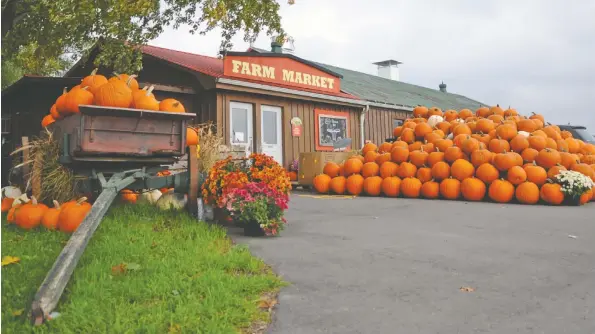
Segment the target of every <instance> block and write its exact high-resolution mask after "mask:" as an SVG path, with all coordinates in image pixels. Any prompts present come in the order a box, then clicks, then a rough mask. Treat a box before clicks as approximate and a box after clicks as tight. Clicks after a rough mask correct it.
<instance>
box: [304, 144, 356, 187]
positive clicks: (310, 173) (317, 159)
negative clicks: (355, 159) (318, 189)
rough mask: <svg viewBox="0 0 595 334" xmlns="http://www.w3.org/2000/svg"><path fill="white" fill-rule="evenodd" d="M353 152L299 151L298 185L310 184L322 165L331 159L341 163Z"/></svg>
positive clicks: (320, 171)
mask: <svg viewBox="0 0 595 334" xmlns="http://www.w3.org/2000/svg"><path fill="white" fill-rule="evenodd" d="M353 155H355V152H307V153H300V160H299V161H298V165H299V167H298V170H299V172H298V182H299V184H300V185H306V186H311V185H312V181H313V180H314V177H315V176H316V175H318V174H321V173H322V170H323V169H324V165H325V164H326V163H327V162H329V161H333V162H336V163H338V164H341V163H343V162H344V161H345V160H347V159H349V158H350V157H351V156H353Z"/></svg>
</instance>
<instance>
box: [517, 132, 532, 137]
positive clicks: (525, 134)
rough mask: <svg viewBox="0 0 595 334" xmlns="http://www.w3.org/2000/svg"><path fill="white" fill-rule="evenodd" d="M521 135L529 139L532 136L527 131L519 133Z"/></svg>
mask: <svg viewBox="0 0 595 334" xmlns="http://www.w3.org/2000/svg"><path fill="white" fill-rule="evenodd" d="M519 135H523V136H525V138H529V136H530V135H531V134H530V133H529V132H527V131H519Z"/></svg>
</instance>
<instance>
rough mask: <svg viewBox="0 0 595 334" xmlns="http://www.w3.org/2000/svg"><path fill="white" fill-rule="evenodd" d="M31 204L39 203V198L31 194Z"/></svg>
mask: <svg viewBox="0 0 595 334" xmlns="http://www.w3.org/2000/svg"><path fill="white" fill-rule="evenodd" d="M31 204H33V205H37V198H35V196H31Z"/></svg>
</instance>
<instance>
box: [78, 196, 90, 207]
mask: <svg viewBox="0 0 595 334" xmlns="http://www.w3.org/2000/svg"><path fill="white" fill-rule="evenodd" d="M87 199H88V198H87V197H85V196H83V197H81V198H79V199H78V200H77V201H76V204H78V205H81V204H83V203H84V202H86V201H87Z"/></svg>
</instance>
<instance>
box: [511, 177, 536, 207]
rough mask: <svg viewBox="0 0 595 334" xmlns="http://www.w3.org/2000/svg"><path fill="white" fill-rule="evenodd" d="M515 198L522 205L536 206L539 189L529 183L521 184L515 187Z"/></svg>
mask: <svg viewBox="0 0 595 334" xmlns="http://www.w3.org/2000/svg"><path fill="white" fill-rule="evenodd" d="M515 197H516V199H517V201H519V202H520V203H523V204H536V203H537V202H539V187H538V186H537V185H536V184H535V183H533V182H530V181H527V182H523V183H521V184H519V185H518V187H516V191H515Z"/></svg>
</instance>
